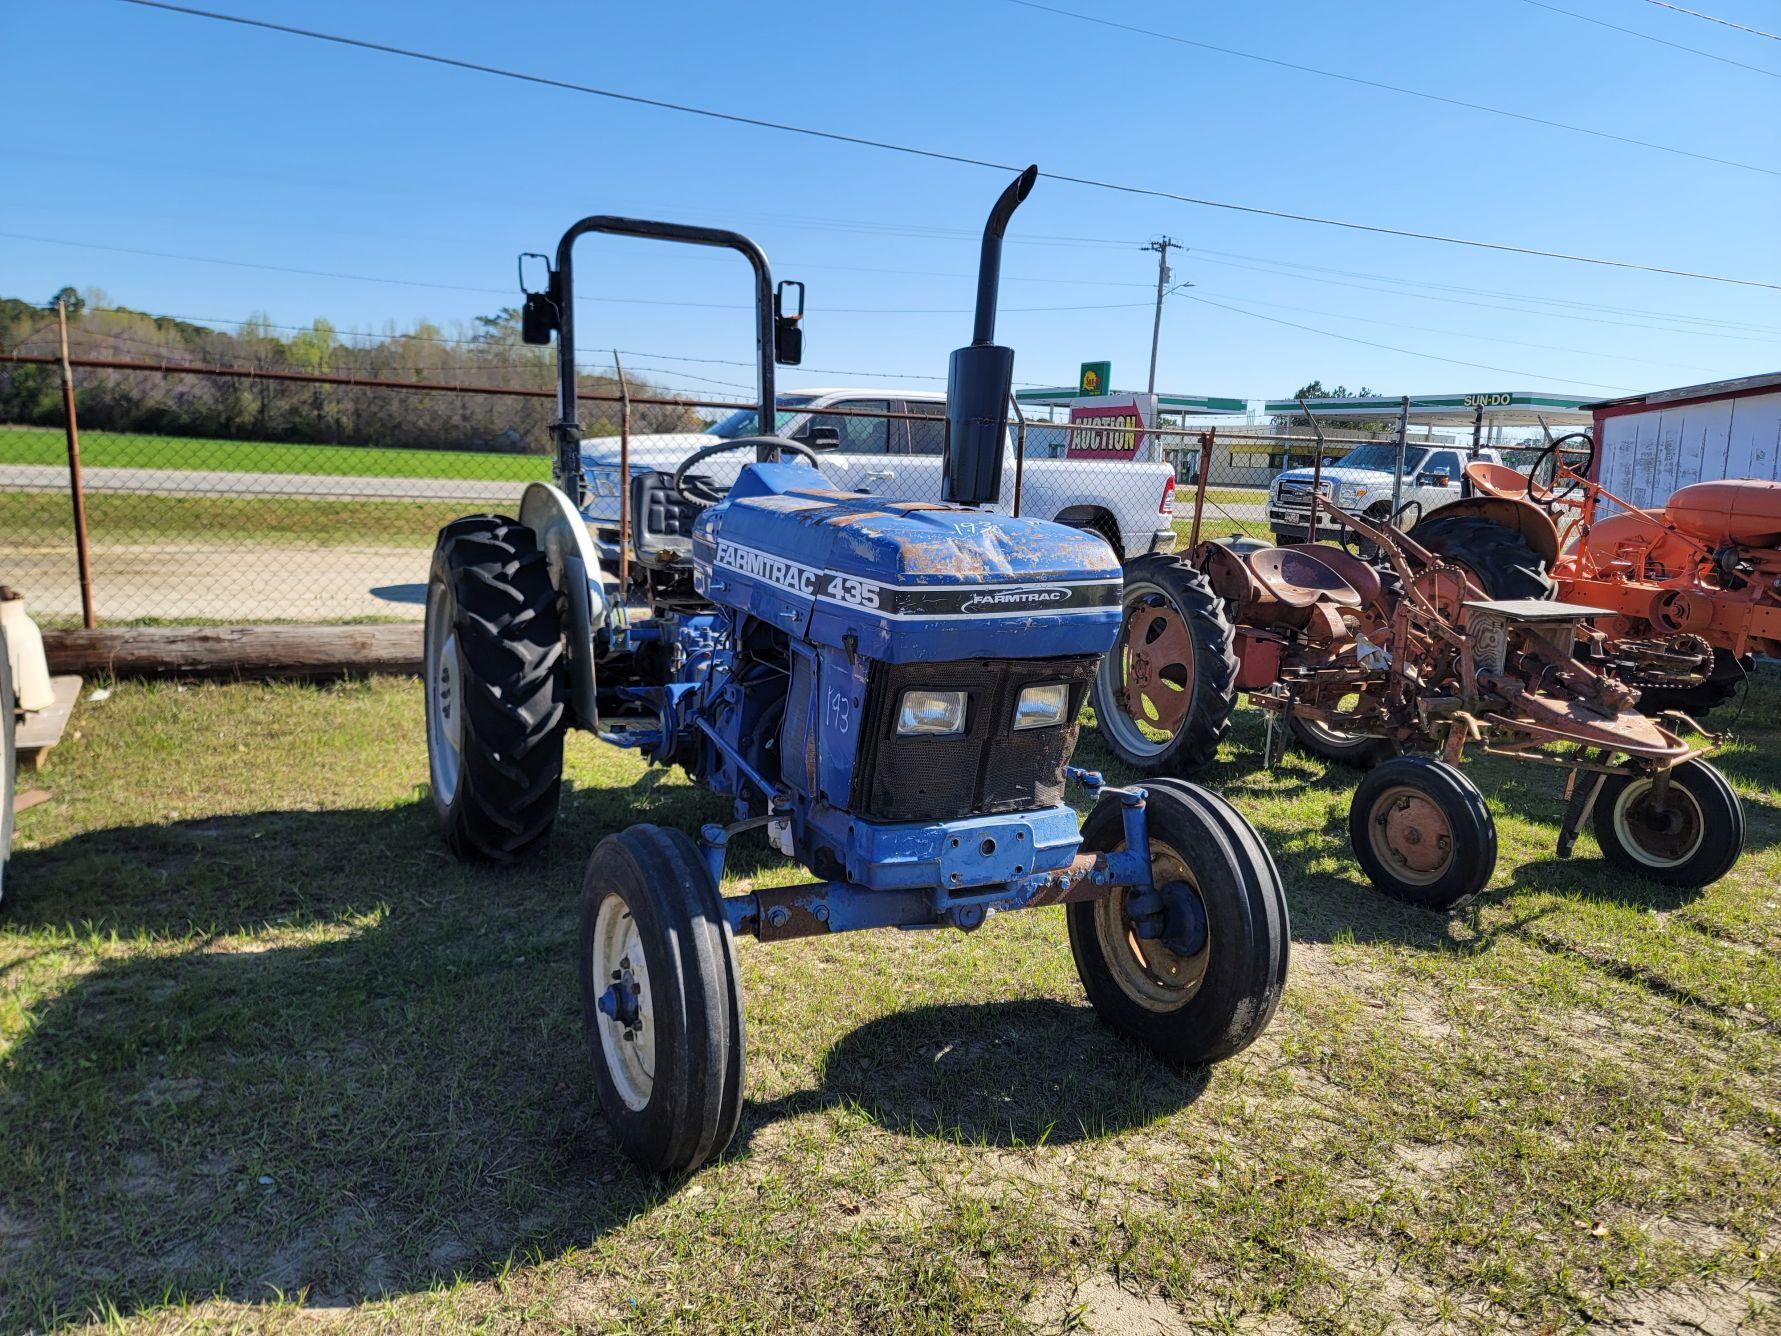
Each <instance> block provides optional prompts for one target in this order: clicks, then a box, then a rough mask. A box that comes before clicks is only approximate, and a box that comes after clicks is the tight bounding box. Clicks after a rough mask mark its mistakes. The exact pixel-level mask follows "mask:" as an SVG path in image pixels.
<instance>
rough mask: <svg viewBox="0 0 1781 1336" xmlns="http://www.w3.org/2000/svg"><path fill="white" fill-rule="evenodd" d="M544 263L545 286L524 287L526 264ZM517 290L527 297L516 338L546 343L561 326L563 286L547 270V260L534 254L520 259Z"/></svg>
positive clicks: (548, 264) (553, 274) (548, 263)
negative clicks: (535, 261) (533, 262)
mask: <svg viewBox="0 0 1781 1336" xmlns="http://www.w3.org/2000/svg"><path fill="white" fill-rule="evenodd" d="M527 260H542V261H543V262H544V286H543V287H542V288H531V287H528V286H527V285H526V261H527ZM519 290H520V291H521V292H523V293H525V294H526V304H525V306H524V308H522V309H521V311H520V314H519V336H520V339H521V340H522V341H523V342H525V343H538V344H543V343H549V342H550V336H551V335H552V334H554V333H556V332H557V331H558V330H559V329H561V328H562V327H563V303H562V285H561V284H560V283H559V282H558V280H557V271H556V270H554V269H552V268H551V267H550V258H549V257H548V256H545V255H540V254H538V252H536V251H527V252H525V253H524V254H523V255H521V256H520V257H519Z"/></svg>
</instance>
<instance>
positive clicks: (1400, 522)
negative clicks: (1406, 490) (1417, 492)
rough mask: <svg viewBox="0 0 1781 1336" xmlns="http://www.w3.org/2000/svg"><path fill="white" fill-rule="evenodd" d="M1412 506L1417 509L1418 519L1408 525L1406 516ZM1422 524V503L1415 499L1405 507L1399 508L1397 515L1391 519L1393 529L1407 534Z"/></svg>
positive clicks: (1405, 503)
mask: <svg viewBox="0 0 1781 1336" xmlns="http://www.w3.org/2000/svg"><path fill="white" fill-rule="evenodd" d="M1412 506H1414V507H1416V518H1415V519H1413V520H1411V521H1410V522H1409V523H1408V524H1406V523H1404V514H1405V512H1406V511H1408V510H1409V509H1410V507H1412ZM1421 522H1422V502H1420V501H1418V500H1417V499H1416V498H1415V497H1411V498H1410V499H1409V500H1408V501H1406V502H1404V504H1403V505H1401V506H1399V507H1398V509H1397V513H1396V514H1395V515H1393V516H1392V517H1391V527H1392V528H1394V529H1402V530H1404V532H1406V533H1408V532H1409V531H1410V530H1411V529H1414V528H1415V527H1416V526H1417V525H1418V524H1420V523H1421Z"/></svg>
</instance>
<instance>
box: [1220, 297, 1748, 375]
mask: <svg viewBox="0 0 1781 1336" xmlns="http://www.w3.org/2000/svg"><path fill="white" fill-rule="evenodd" d="M1212 295H1213V296H1218V297H1226V296H1228V295H1229V294H1226V293H1222V292H1221V293H1214V294H1212ZM1230 300H1232V301H1241V302H1248V303H1249V304H1250V305H1252V306H1271V307H1273V308H1274V309H1275V310H1277V311H1292V312H1294V313H1295V314H1298V315H1322V316H1330V317H1333V318H1334V319H1337V320H1355V321H1359V322H1360V323H1361V324H1363V325H1383V326H1384V327H1385V328H1387V329H1404V330H1409V331H1411V332H1412V333H1415V334H1440V335H1443V336H1445V337H1447V338H1452V339H1477V340H1480V341H1482V342H1484V343H1506V344H1509V345H1511V346H1512V347H1516V348H1535V349H1538V350H1539V351H1541V352H1548V353H1568V354H1570V355H1571V356H1573V357H1600V358H1605V359H1606V360H1608V361H1610V362H1641V363H1643V364H1644V365H1646V366H1661V367H1669V368H1670V369H1671V370H1675V371H1705V372H1707V373H1709V374H1717V373H1718V371H1719V368H1718V367H1711V366H1694V365H1692V364H1690V363H1688V362H1664V361H1659V360H1658V359H1657V358H1654V357H1628V356H1626V355H1625V354H1623V353H1601V352H1591V351H1590V350H1588V349H1586V348H1564V347H1560V346H1559V345H1557V344H1552V343H1529V342H1527V341H1526V340H1525V339H1505V338H1503V337H1501V336H1500V335H1496V334H1478V333H1474V332H1472V331H1469V330H1463V329H1438V328H1436V327H1434V326H1432V325H1406V324H1404V323H1402V322H1401V321H1397V320H1380V319H1378V318H1376V317H1374V316H1366V315H1355V314H1354V313H1353V312H1352V311H1317V310H1313V309H1311V308H1310V307H1304V306H1292V305H1289V304H1287V303H1285V302H1269V301H1263V300H1262V299H1261V298H1259V297H1246V296H1242V295H1238V296H1236V297H1231V298H1230Z"/></svg>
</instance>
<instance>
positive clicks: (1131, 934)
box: [1065, 779, 1291, 1068]
mask: <svg viewBox="0 0 1781 1336" xmlns="http://www.w3.org/2000/svg"><path fill="white" fill-rule="evenodd" d="M1145 789H1146V793H1147V794H1148V798H1147V801H1146V813H1145V815H1146V826H1147V833H1148V836H1149V839H1150V853H1151V875H1152V877H1153V878H1154V879H1155V881H1156V884H1157V887H1158V889H1159V890H1161V889H1163V888H1164V887H1165V886H1167V887H1170V888H1171V890H1170V895H1171V896H1172V897H1176V898H1178V912H1184V913H1185V914H1186V917H1187V919H1188V920H1190V921H1191V922H1192V923H1193V924H1194V925H1195V926H1196V927H1197V929H1198V930H1199V935H1198V937H1196V938H1195V940H1197V941H1199V942H1200V949H1199V950H1197V951H1195V952H1194V953H1192V954H1191V955H1178V954H1176V953H1175V952H1174V951H1172V950H1171V949H1170V948H1169V947H1167V946H1165V945H1164V944H1163V942H1162V941H1160V940H1141V939H1139V938H1138V937H1137V936H1136V935H1135V930H1134V926H1133V922H1132V919H1131V917H1130V915H1129V914H1128V913H1127V899H1128V897H1127V892H1126V891H1124V890H1114V891H1112V892H1110V893H1109V894H1108V895H1106V896H1104V897H1102V898H1101V899H1100V900H1093V901H1083V902H1080V903H1075V904H1071V905H1069V906H1067V908H1066V912H1065V923H1066V925H1067V927H1068V930H1069V935H1070V954H1071V955H1072V956H1073V957H1074V958H1075V962H1076V972H1077V974H1078V975H1079V976H1080V977H1081V979H1082V986H1083V989H1084V991H1086V992H1087V994H1088V1000H1089V1002H1090V1003H1091V1004H1092V1005H1093V1006H1094V1009H1095V1014H1096V1015H1097V1016H1098V1017H1099V1018H1100V1020H1101V1023H1102V1024H1104V1025H1105V1026H1107V1028H1108V1029H1110V1030H1112V1031H1113V1032H1114V1033H1115V1034H1118V1035H1120V1036H1121V1037H1123V1038H1125V1039H1128V1040H1130V1041H1131V1042H1133V1043H1136V1044H1140V1045H1142V1046H1143V1047H1145V1048H1147V1049H1149V1050H1150V1051H1151V1053H1153V1054H1155V1055H1156V1057H1157V1058H1159V1059H1161V1060H1162V1061H1163V1062H1165V1063H1167V1064H1168V1065H1170V1066H1171V1067H1176V1068H1185V1067H1192V1066H1197V1065H1199V1064H1202V1063H1208V1062H1218V1061H1220V1060H1222V1059H1224V1058H1228V1057H1231V1056H1232V1055H1233V1054H1236V1053H1240V1052H1241V1051H1242V1050H1243V1049H1245V1048H1247V1047H1248V1046H1249V1045H1250V1044H1251V1043H1253V1042H1254V1041H1255V1039H1256V1037H1257V1036H1258V1035H1260V1034H1261V1032H1262V1031H1263V1030H1265V1029H1267V1027H1268V1022H1269V1021H1270V1020H1271V1019H1272V1018H1273V1015H1274V1009H1275V1007H1276V1006H1277V1005H1278V1004H1279V1001H1280V994H1281V991H1282V990H1283V988H1284V987H1285V984H1286V970H1287V957H1288V953H1289V950H1290V940H1291V930H1290V924H1289V921H1288V918H1287V909H1286V893H1285V890H1284V889H1283V888H1282V886H1281V883H1280V874H1279V872H1278V871H1277V870H1276V868H1275V866H1274V861H1273V859H1272V858H1270V857H1269V856H1268V851H1267V849H1266V848H1265V847H1264V846H1263V845H1262V842H1261V839H1260V837H1259V836H1257V835H1256V833H1255V831H1254V829H1253V828H1252V827H1251V826H1250V825H1249V823H1248V822H1247V821H1245V820H1244V819H1243V817H1242V816H1241V815H1239V814H1238V812H1237V811H1236V810H1235V809H1234V808H1232V807H1231V806H1230V804H1229V803H1227V802H1225V801H1224V799H1222V798H1220V797H1218V796H1217V795H1216V794H1214V793H1211V792H1209V791H1207V790H1206V789H1203V788H1200V787H1199V786H1198V785H1195V784H1189V783H1187V782H1186V781H1185V780H1178V779H1161V780H1157V781H1155V782H1154V783H1151V784H1147V785H1146V786H1145ZM1082 837H1083V838H1082V847H1083V849H1084V850H1088V851H1107V852H1110V851H1112V850H1115V849H1119V848H1122V847H1123V846H1124V840H1125V830H1124V822H1123V821H1122V819H1121V813H1120V803H1119V799H1118V798H1116V797H1113V796H1111V795H1109V796H1108V797H1106V798H1103V799H1102V800H1101V801H1100V802H1099V803H1097V804H1096V805H1095V809H1094V811H1093V812H1091V813H1090V814H1089V817H1088V820H1087V821H1086V822H1085V823H1084V824H1083V828H1082Z"/></svg>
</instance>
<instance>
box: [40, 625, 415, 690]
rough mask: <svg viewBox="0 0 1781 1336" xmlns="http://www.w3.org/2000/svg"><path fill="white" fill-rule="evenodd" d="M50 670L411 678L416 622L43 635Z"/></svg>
mask: <svg viewBox="0 0 1781 1336" xmlns="http://www.w3.org/2000/svg"><path fill="white" fill-rule="evenodd" d="M43 650H44V653H45V654H46V655H47V656H48V657H49V666H50V671H51V672H54V673H81V674H83V675H85V676H88V677H92V676H100V677H339V676H343V675H348V674H360V673H418V672H419V671H420V670H421V653H422V651H421V627H420V624H419V623H418V622H406V623H400V624H387V625H371V626H141V627H118V628H115V629H113V628H105V627H101V628H100V629H98V630H95V631H45V632H44V633H43Z"/></svg>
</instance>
